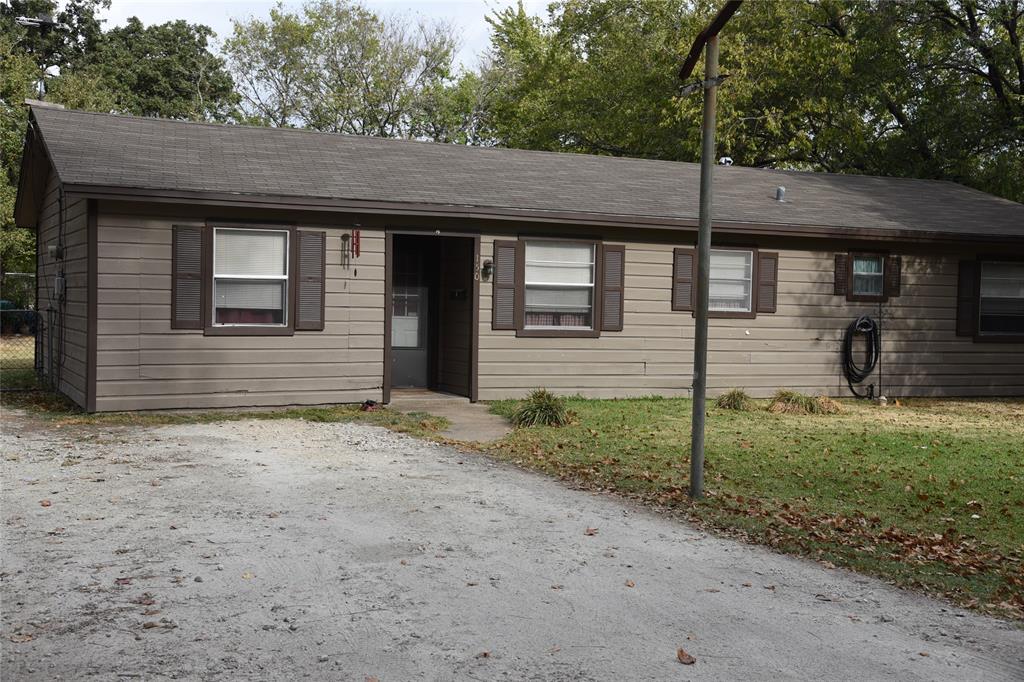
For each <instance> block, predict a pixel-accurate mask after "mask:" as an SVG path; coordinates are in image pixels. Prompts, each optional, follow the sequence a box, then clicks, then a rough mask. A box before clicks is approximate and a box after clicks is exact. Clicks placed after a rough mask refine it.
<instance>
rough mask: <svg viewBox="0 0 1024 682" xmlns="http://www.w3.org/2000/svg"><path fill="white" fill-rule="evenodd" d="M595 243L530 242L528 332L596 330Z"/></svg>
mask: <svg viewBox="0 0 1024 682" xmlns="http://www.w3.org/2000/svg"><path fill="white" fill-rule="evenodd" d="M594 256H595V247H594V244H592V243H579V242H560V241H546V240H543V241H541V240H537V241H527V242H526V258H525V259H526V263H525V270H526V273H525V282H524V284H525V286H524V288H525V298H526V305H525V320H524V326H525V328H527V329H531V328H532V329H593V327H594Z"/></svg>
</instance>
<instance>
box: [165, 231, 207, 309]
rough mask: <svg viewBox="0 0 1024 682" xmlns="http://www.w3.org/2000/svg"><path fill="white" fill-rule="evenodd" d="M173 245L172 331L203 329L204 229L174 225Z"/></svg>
mask: <svg viewBox="0 0 1024 682" xmlns="http://www.w3.org/2000/svg"><path fill="white" fill-rule="evenodd" d="M171 242H172V243H171V271H172V273H171V329H202V328H203V228H202V227H195V226H189V225H175V226H174V227H173V232H172V237H171Z"/></svg>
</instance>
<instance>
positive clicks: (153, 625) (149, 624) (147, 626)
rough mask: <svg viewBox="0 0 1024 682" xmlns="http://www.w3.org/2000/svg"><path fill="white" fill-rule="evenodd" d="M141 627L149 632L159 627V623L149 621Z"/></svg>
mask: <svg viewBox="0 0 1024 682" xmlns="http://www.w3.org/2000/svg"><path fill="white" fill-rule="evenodd" d="M142 627H143V628H145V629H146V630H151V629H153V628H158V627H160V623H157V622H156V621H155V620H149V621H146V622H145V623H143V624H142Z"/></svg>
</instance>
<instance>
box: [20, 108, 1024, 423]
mask: <svg viewBox="0 0 1024 682" xmlns="http://www.w3.org/2000/svg"><path fill="white" fill-rule="evenodd" d="M698 187H699V172H698V166H696V165H694V164H688V163H675V162H665V161H647V160H637V159H627V158H612V157H600V156H588V155H581V154H557V153H547V152H534V151H518V150H512V149H497V148H478V147H466V146H459V145H443V144H432V143H424V142H410V141H398V140H384V139H374V138H368V137H353V136H345V135H334V134H324V133H317V132H311V131H305V130H290V129H274V128H255V127H245V126H233V125H214V124H207V123H189V122H182V121H171V120H159V119H151V118H135V117H129V116H116V115H107V114H95V113H85V112H79V111H69V110H61V109H59V108H52V107H42V106H36V107H34V108H33V109H32V112H31V117H30V125H29V129H28V132H27V138H26V148H25V155H24V162H23V168H22V173H21V185H20V187H19V192H18V198H17V206H16V220H17V223H18V224H19V225H22V226H25V227H30V228H33V229H35V230H36V233H37V235H38V246H39V249H38V254H39V262H38V275H39V276H38V307H39V309H40V310H41V311H43V322H44V325H45V331H44V332H43V338H42V353H43V365H44V370H45V372H46V373H47V374H48V375H49V376H50V378H51V380H53V381H54V382H56V383H57V384H58V385H59V387H60V390H61V391H62V392H64V393H66V394H67V395H68V396H70V397H71V398H72V399H73V400H74V401H75V402H77V403H78V404H80V405H82V406H83V407H84V408H85V409H87V410H96V411H104V410H126V409H149V408H206V407H230V406H253V405H287V404H323V403H339V402H361V401H364V400H367V399H372V400H377V401H384V402H387V401H388V400H389V399H390V396H391V391H392V390H393V389H397V388H399V387H422V388H426V389H432V390H438V391H444V392H450V393H454V394H459V395H463V396H467V397H469V398H470V399H472V400H489V399H497V398H507V397H514V396H522V395H524V394H525V393H527V392H528V391H530V390H531V389H533V388H536V387H546V388H548V389H551V390H553V391H556V392H559V393H563V394H582V395H584V396H593V397H626V396H644V395H662V396H686V395H688V394H689V392H690V385H691V378H692V377H691V367H692V348H693V337H694V319H693V308H694V293H695V288H694V277H695V272H696V268H695V243H696V235H697V217H698ZM780 187H784V188H785V191H784V193H783V192H782V191H781V190H779V188H780ZM780 199H781V200H780ZM714 230H715V232H714V239H713V250H712V254H711V285H710V287H711V290H710V300H711V309H712V311H713V312H712V320H711V328H710V353H709V379H708V384H709V387H710V389H711V391H712V392H715V391H719V392H720V391H722V390H724V389H728V388H731V387H741V388H744V389H746V390H747V391H748V392H750V393H751V394H753V395H758V396H764V395H768V394H770V393H772V392H773V391H775V390H776V389H777V388H780V387H788V388H792V389H796V390H799V391H803V392H807V393H824V394H829V395H846V394H848V387H847V384H846V380H845V379H844V377H843V372H842V368H841V353H840V347H841V343H842V337H843V334H844V331H845V330H846V328H847V326H848V325H849V324H850V322H851V321H852V320H854V319H855V318H857V317H858V316H860V315H864V314H867V315H870V316H872V317H873V318H875V319H876V320H877V321H878V322H879V324H880V325H881V328H882V332H881V338H882V361H881V363H880V367H879V368H878V369H877V370H876V376H875V377H872V379H871V381H872V382H876V383H878V385H879V386H878V390H879V392H884V393H885V394H887V395H889V396H1022V395H1024V205H1021V204H1017V203H1014V202H1011V201H1007V200H1005V199H1000V198H997V197H994V196H990V195H987V194H985V193H983V192H979V191H976V190H973V189H969V188H967V187H963V186H960V185H957V184H954V183H950V182H939V181H933V180H913V179H900V178H883V177H868V176H859V175H832V174H826V173H809V172H791V171H777V170H765V169H754V168H741V167H736V166H732V167H727V166H720V167H716V169H715V187H714Z"/></svg>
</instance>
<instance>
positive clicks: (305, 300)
mask: <svg viewBox="0 0 1024 682" xmlns="http://www.w3.org/2000/svg"><path fill="white" fill-rule="evenodd" d="M295 241H296V242H297V244H296V248H297V249H298V255H297V258H296V271H295V280H294V281H295V329H296V331H300V330H301V331H322V330H323V328H324V299H325V298H326V293H325V281H324V280H325V279H326V271H327V233H326V232H305V231H299V232H296V233H295Z"/></svg>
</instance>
